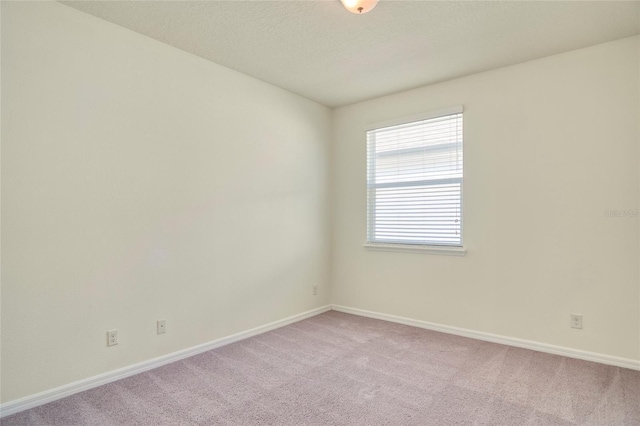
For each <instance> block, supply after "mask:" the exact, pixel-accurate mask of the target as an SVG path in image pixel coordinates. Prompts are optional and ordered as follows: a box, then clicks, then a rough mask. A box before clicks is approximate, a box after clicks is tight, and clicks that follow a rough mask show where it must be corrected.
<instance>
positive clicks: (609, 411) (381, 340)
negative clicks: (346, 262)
mask: <svg viewBox="0 0 640 426" xmlns="http://www.w3.org/2000/svg"><path fill="white" fill-rule="evenodd" d="M1 424H2V426H9V425H65V426H70V425H219V424H224V425H421V426H428V425H434V426H436V425H437V426H446V425H544V426H553V425H598V426H613V425H628V426H632V425H633V426H637V425H640V371H632V370H627V369H623V368H617V367H610V366H605V365H601V364H595V363H591V362H586V361H579V360H574V359H570V358H564V357H561V356H556V355H548V354H544V353H540V352H534V351H530V350H526V349H518V348H512V347H509V346H503V345H498V344H493V343H486V342H481V341H478V340H472V339H467V338H464V337H457V336H451V335H447V334H442V333H436V332H432V331H427V330H422V329H419V328H413V327H407V326H403V325H398V324H393V323H388V322H385V321H378V320H373V319H368V318H362V317H358V316H353V315H348V314H342V313H338V312H335V311H331V312H327V313H325V314H322V315H318V316H316V317H313V318H310V319H307V320H305V321H301V322H298V323H295V324H292V325H289V326H286V327H283V328H280V329H278V330H275V331H272V332H269V333H266V334H262V335H259V336H256V337H252V338H250V339H247V340H243V341H241V342H238V343H234V344H231V345H228V346H225V347H222V348H218V349H215V350H212V351H209V352H206V353H203V354H200V355H197V356H194V357H191V358H188V359H185V360H182V361H179V362H176V363H173V364H170V365H167V366H164V367H161V368H158V369H155V370H152V371H149V372H146V373H142V374H139V375H137V376H133V377H130V378H127V379H124V380H121V381H118V382H114V383H111V384H108V385H104V386H101V387H99V388H95V389H92V390H89V391H86V392H82V393H80V394H76V395H74V396H71V397H68V398H66V399H63V400H60V401H56V402H52V403H50V404H47V405H43V406H41V407H37V408H34V409H32V410H28V411H24V412H22V413H18V414H15V415H13V416H10V417H7V418H5V419H3V420H2V422H1Z"/></svg>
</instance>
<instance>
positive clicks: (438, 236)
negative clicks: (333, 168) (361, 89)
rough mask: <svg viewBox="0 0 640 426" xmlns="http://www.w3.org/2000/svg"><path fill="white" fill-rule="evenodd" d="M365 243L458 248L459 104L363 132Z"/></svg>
mask: <svg viewBox="0 0 640 426" xmlns="http://www.w3.org/2000/svg"><path fill="white" fill-rule="evenodd" d="M367 243H368V244H387V245H416V246H440V247H443V246H444V247H443V248H446V247H447V246H448V247H462V107H461V106H460V107H455V108H449V109H447V110H442V111H436V112H434V113H431V114H427V115H423V116H419V117H411V118H407V119H404V120H396V121H394V122H389V123H380V124H377V125H373V126H371V127H370V128H369V130H367Z"/></svg>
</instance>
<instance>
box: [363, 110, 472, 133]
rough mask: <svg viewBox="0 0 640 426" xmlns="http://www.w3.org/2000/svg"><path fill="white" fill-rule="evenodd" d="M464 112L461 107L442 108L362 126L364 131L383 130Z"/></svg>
mask: <svg viewBox="0 0 640 426" xmlns="http://www.w3.org/2000/svg"><path fill="white" fill-rule="evenodd" d="M462 112H464V107H463V106H462V105H456V106H452V107H448V108H442V109H438V110H435V111H428V112H423V113H421V114H414V115H410V116H408V117H398V118H393V119H391V120H385V121H378V122H377V123H370V124H366V125H365V126H364V130H365V131H369V130H375V129H383V128H385V127H391V126H397V125H399V124H407V123H412V122H414V121H422V120H429V119H431V118H437V117H444V116H445V115H453V114H461V113H462Z"/></svg>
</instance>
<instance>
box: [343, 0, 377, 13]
mask: <svg viewBox="0 0 640 426" xmlns="http://www.w3.org/2000/svg"><path fill="white" fill-rule="evenodd" d="M340 1H341V2H342V5H343V6H344V7H345V9H347V10H348V11H349V12H351V13H355V14H356V15H360V14H362V13H367V12H368V11H370V10H371V9H373V8H374V7H376V4H378V0H340Z"/></svg>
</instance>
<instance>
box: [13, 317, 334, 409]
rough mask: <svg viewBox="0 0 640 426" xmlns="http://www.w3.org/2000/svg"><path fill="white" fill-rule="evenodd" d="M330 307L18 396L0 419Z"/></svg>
mask: <svg viewBox="0 0 640 426" xmlns="http://www.w3.org/2000/svg"><path fill="white" fill-rule="evenodd" d="M330 310H331V306H329V305H327V306H322V307H320V308H316V309H312V310H310V311H307V312H303V313H301V314H298V315H294V316H291V317H288V318H283V319H281V320H278V321H274V322H271V323H269V324H265V325H262V326H260V327H256V328H252V329H250V330H246V331H242V332H240V333H236V334H232V335H231V336H227V337H222V338H220V339H216V340H212V341H211V342H207V343H203V344H201V345H197V346H193V347H191V348H187V349H183V350H181V351H178V352H173V353H170V354H167V355H163V356H161V357H158V358H153V359H150V360H148V361H143V362H140V363H138V364H133V365H130V366H128V367H124V368H119V369H117V370H113V371H109V372H107V373H103V374H99V375H97V376H93V377H89V378H87V379H83V380H79V381H77V382H73V383H69V384H67V385H63V386H59V387H57V388H53V389H49V390H46V391H43V392H40V393H37V394H34V395H29V396H26V397H24V398H20V399H16V400H14V401H9V402H7V403H4V404H2V405H0V418H2V417H6V416H10V415H11V414H15V413H18V412H20V411H24V410H28V409H30V408H34V407H37V406H39V405H43V404H47V403H49V402H53V401H56V400H58V399H61V398H65V397H67V396H70V395H73V394H75V393H78V392H82V391H85V390H89V389H92V388H95V387H98V386H102V385H105V384H107V383H111V382H115V381H116V380H120V379H124V378H125V377H129V376H133V375H135V374H139V373H142V372H144V371H148V370H152V369H154V368H158V367H161V366H163V365H165V364H169V363H172V362H175V361H179V360H181V359H184V358H188V357H190V356H193V355H197V354H199V353H202V352H206V351H209V350H211V349H215V348H219V347H220V346H224V345H228V344H230V343H234V342H237V341H239V340H243V339H247V338H249V337H252V336H255V335H258V334H262V333H266V332H267V331H271V330H275V329H276V328H280V327H283V326H285V325H289V324H292V323H294V322H298V321H301V320H303V319H306V318H310V317H312V316H315V315H318V314H321V313H323V312H327V311H330Z"/></svg>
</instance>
